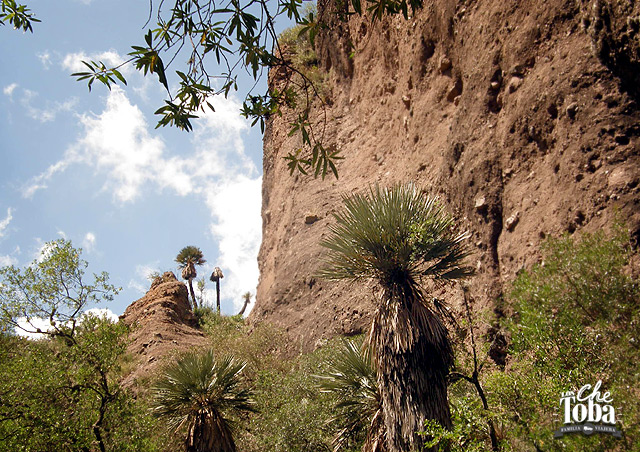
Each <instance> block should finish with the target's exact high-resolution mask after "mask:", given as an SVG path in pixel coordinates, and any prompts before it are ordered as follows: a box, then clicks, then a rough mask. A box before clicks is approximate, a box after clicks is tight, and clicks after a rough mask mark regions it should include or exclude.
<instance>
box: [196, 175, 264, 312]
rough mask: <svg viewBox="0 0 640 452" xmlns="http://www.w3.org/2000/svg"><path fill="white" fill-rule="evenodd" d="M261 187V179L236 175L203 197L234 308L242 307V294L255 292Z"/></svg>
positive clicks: (260, 233) (259, 232) (260, 226)
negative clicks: (209, 213) (211, 217)
mask: <svg viewBox="0 0 640 452" xmlns="http://www.w3.org/2000/svg"><path fill="white" fill-rule="evenodd" d="M261 186H262V179H261V178H255V179H251V178H249V177H246V176H243V175H237V176H236V177H235V178H234V179H233V180H231V181H228V182H227V183H226V184H225V185H224V186H222V187H219V189H218V190H216V192H215V193H214V194H212V196H209V197H208V198H207V200H206V203H207V206H208V207H209V209H210V210H211V212H212V216H213V218H214V222H213V224H212V225H211V232H212V233H213V235H214V237H216V238H217V239H218V243H219V245H218V246H219V249H220V256H219V258H220V262H219V264H218V266H219V267H220V268H222V269H223V271H225V270H226V269H229V272H228V274H226V275H225V276H226V277H225V278H224V279H223V285H224V293H225V298H231V299H232V300H233V304H234V308H235V309H236V310H237V309H239V308H240V307H242V303H243V301H242V295H243V294H244V293H245V292H247V291H250V292H252V293H255V290H256V286H257V283H258V261H257V256H258V250H259V248H260V241H261V238H262V221H261V219H260V206H261V202H262V197H261ZM239 206H241V208H238V207H239ZM225 273H227V272H225Z"/></svg>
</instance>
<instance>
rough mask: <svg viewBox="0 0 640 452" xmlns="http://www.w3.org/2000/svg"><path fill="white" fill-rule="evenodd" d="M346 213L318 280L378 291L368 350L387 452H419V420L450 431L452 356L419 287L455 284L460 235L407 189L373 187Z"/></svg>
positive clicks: (348, 203)
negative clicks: (364, 284) (373, 286)
mask: <svg viewBox="0 0 640 452" xmlns="http://www.w3.org/2000/svg"><path fill="white" fill-rule="evenodd" d="M344 203H345V207H346V208H345V210H344V211H343V212H341V213H338V214H336V215H335V218H336V224H335V225H334V226H332V227H331V230H330V234H329V236H328V237H327V239H326V240H324V241H323V242H322V245H323V246H325V247H326V248H328V250H329V251H328V256H327V262H326V266H325V269H324V270H323V271H322V272H321V274H322V275H323V276H324V277H327V278H331V279H350V280H360V279H373V280H376V281H378V283H379V284H380V287H381V291H380V297H379V300H378V303H377V309H376V312H375V315H374V318H373V321H372V325H371V331H370V334H369V338H368V344H369V346H370V347H372V350H373V353H374V362H375V366H376V369H377V379H378V385H379V387H380V394H381V398H382V412H383V419H384V424H385V427H386V442H387V449H388V450H389V452H400V451H402V452H406V451H409V450H420V449H421V447H422V444H423V442H424V441H423V440H422V439H421V438H420V437H419V436H418V435H417V433H416V432H417V431H419V430H420V428H421V427H422V425H423V423H424V421H425V419H434V420H436V421H437V422H439V423H440V424H442V425H443V426H444V427H447V428H448V427H451V416H450V412H449V404H448V400H447V381H446V377H447V374H448V372H449V369H450V367H451V366H452V364H453V352H452V349H451V344H450V342H449V338H448V334H447V329H446V327H445V325H444V323H443V321H442V318H441V315H442V306H440V305H439V304H433V303H430V302H429V301H428V299H427V296H426V294H425V291H424V289H423V282H424V280H425V279H431V280H433V281H436V282H446V281H454V280H458V279H460V278H464V277H466V276H468V275H470V274H471V273H472V271H471V269H470V268H469V267H467V266H465V265H464V263H463V260H464V258H465V257H466V255H467V251H466V248H465V246H464V239H465V238H466V235H465V234H459V233H456V232H454V230H453V227H454V221H453V219H452V218H451V217H450V216H449V215H447V213H446V212H445V211H444V209H443V207H442V206H441V205H440V204H439V203H438V202H437V201H436V200H435V199H433V198H428V197H425V196H424V195H423V194H422V193H420V191H419V190H417V189H416V188H415V187H414V186H413V185H396V186H394V187H392V188H389V189H385V188H380V187H377V186H376V187H374V188H371V189H370V190H369V192H368V193H364V194H355V195H352V196H349V197H345V198H344Z"/></svg>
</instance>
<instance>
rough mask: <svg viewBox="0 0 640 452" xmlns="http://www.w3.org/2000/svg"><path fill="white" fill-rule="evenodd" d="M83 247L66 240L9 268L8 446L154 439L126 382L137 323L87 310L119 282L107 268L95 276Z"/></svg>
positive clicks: (2, 272)
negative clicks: (130, 326)
mask: <svg viewBox="0 0 640 452" xmlns="http://www.w3.org/2000/svg"><path fill="white" fill-rule="evenodd" d="M81 253H82V251H81V250H80V249H76V248H73V246H72V245H71V242H69V241H67V240H62V239H61V240H56V241H53V242H48V243H46V244H45V246H44V247H43V249H42V251H41V253H40V257H39V258H38V259H36V260H35V261H34V262H33V263H31V265H29V266H26V267H24V268H23V269H20V268H17V267H14V266H8V267H3V268H1V269H0V326H1V327H2V328H1V330H2V332H1V333H0V394H2V395H1V397H0V398H1V399H2V400H1V401H0V438H2V440H1V442H2V445H3V446H4V447H3V448H2V450H100V451H105V450H107V449H109V450H116V449H120V448H121V447H122V448H123V443H120V445H119V446H116V443H117V442H118V441H120V440H122V438H123V437H127V440H126V441H127V445H126V447H127V448H132V450H133V449H138V450H139V449H140V448H141V442H144V441H143V440H142V438H141V435H139V432H140V431H141V430H142V428H140V424H139V423H138V422H137V419H139V418H136V416H137V415H136V414H135V411H136V410H135V409H134V405H133V398H132V397H131V396H130V395H128V394H127V393H126V392H125V391H123V390H122V388H121V387H120V385H119V384H118V376H119V375H118V374H119V372H120V362H121V359H122V356H123V354H124V353H125V350H126V347H127V328H126V326H125V325H124V324H122V323H113V322H111V321H110V320H108V319H104V318H100V317H96V316H92V315H87V314H85V309H86V308H87V306H88V305H90V304H92V303H96V302H99V301H105V300H106V301H109V300H111V299H112V298H113V296H114V295H115V294H116V293H118V291H119V289H118V288H116V287H114V286H112V285H110V284H109V283H108V280H109V276H108V275H107V274H106V273H101V274H99V275H94V278H93V279H94V280H93V282H92V283H89V282H88V281H86V280H85V275H84V272H85V269H86V268H87V266H88V264H87V262H86V261H84V260H82V259H81V258H80V255H81ZM13 332H19V333H29V334H35V333H40V334H42V337H43V340H39V341H29V340H25V339H22V338H19V337H16V336H15V335H14V334H12V333H13ZM134 437H135V438H134ZM139 440H140V441H141V442H138V441H139Z"/></svg>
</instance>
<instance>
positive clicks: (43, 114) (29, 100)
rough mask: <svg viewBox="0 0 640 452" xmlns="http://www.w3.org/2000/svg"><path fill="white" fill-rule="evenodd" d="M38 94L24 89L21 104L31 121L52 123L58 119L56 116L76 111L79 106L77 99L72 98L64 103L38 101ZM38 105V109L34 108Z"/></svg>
mask: <svg viewBox="0 0 640 452" xmlns="http://www.w3.org/2000/svg"><path fill="white" fill-rule="evenodd" d="M37 97H38V93H37V92H35V91H32V90H30V89H23V90H22V96H21V97H20V103H21V104H22V106H23V107H24V111H25V112H26V113H27V115H28V116H29V117H30V118H31V119H35V120H36V121H40V122H51V121H53V120H54V119H56V116H57V115H58V114H59V113H62V112H69V111H72V110H73V109H74V107H75V106H76V105H77V104H78V99H77V98H75V97H74V98H70V99H67V100H65V101H64V102H49V101H47V102H45V104H44V105H42V102H40V101H39V100H37ZM34 104H35V105H38V106H37V107H35V106H34Z"/></svg>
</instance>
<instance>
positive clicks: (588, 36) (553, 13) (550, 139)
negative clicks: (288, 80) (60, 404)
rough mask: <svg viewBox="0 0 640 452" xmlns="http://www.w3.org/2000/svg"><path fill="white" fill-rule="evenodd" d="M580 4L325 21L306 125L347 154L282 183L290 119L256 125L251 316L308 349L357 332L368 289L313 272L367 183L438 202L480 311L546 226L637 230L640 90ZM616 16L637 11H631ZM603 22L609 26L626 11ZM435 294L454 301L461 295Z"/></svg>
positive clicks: (441, 6) (449, 3)
mask: <svg viewBox="0 0 640 452" xmlns="http://www.w3.org/2000/svg"><path fill="white" fill-rule="evenodd" d="M592 3H594V2H588V1H582V2H575V1H559V0H554V1H546V2H540V1H518V2H504V1H494V0H491V1H490V0H484V1H482V0H477V1H467V2H459V1H453V0H431V1H425V3H424V7H423V8H422V10H420V11H419V12H418V13H416V14H415V16H414V17H411V18H410V19H409V20H407V21H405V20H404V19H403V18H392V19H385V20H383V21H382V22H379V23H375V24H372V23H371V21H370V20H369V19H368V18H359V17H352V19H350V21H349V22H348V24H338V25H335V24H334V25H332V26H329V28H328V29H326V30H325V31H324V32H323V33H322V34H321V35H320V36H319V37H318V46H319V49H318V54H319V55H320V57H321V61H322V62H321V64H322V65H323V66H324V67H325V68H327V70H328V80H327V81H326V82H325V84H326V86H325V89H326V90H327V91H328V92H329V96H328V97H329V98H330V105H324V106H322V105H320V103H316V105H315V107H314V110H313V112H312V119H313V120H314V121H315V125H316V127H317V130H322V128H321V126H322V125H323V121H324V118H326V128H325V132H324V142H325V143H326V144H327V145H335V146H336V147H337V148H338V149H340V150H341V151H342V154H343V155H344V157H345V160H343V161H341V162H340V164H339V166H338V169H339V172H340V179H339V180H338V181H336V180H334V179H333V178H331V177H327V179H326V180H324V181H323V180H320V179H313V178H311V177H303V176H301V175H299V176H293V177H292V176H289V173H288V170H287V169H286V162H285V161H284V160H283V159H282V157H283V156H284V155H286V154H287V153H288V152H289V151H291V150H293V149H295V148H296V146H298V140H299V138H297V137H289V136H288V130H289V126H288V123H289V122H290V121H291V120H292V118H293V116H292V113H291V112H288V113H287V112H285V115H284V116H283V117H277V118H273V119H272V120H271V121H270V122H269V125H268V128H267V132H266V134H265V141H264V179H263V212H262V215H263V243H262V247H261V250H260V255H259V266H260V272H261V276H260V283H259V286H258V294H257V301H256V306H255V308H254V310H253V311H252V313H251V316H250V319H251V320H252V321H261V320H268V321H271V322H273V323H275V324H278V325H281V326H283V327H285V328H286V329H287V330H289V331H290V333H291V335H292V337H294V338H296V340H299V341H300V343H301V344H302V345H303V346H304V347H307V348H311V347H313V345H314V344H315V343H316V341H317V340H318V339H320V338H323V337H327V336H331V335H335V334H338V333H346V334H349V333H353V332H358V331H360V330H362V329H364V328H366V326H367V325H368V321H369V319H370V315H371V313H372V310H373V307H374V304H373V300H374V292H375V288H374V287H373V285H372V284H368V285H362V284H358V285H347V284H344V283H333V282H327V281H320V280H318V279H317V278H315V277H314V276H313V275H314V273H315V272H316V271H317V269H318V268H319V266H320V260H321V256H322V250H321V248H320V246H319V242H320V240H321V238H322V237H323V235H324V233H325V232H326V231H327V226H328V225H329V224H330V223H331V222H332V221H333V220H332V213H333V212H334V211H335V210H336V209H337V208H340V206H341V204H342V202H341V195H343V194H348V193H351V192H353V191H355V190H361V189H364V188H366V187H367V186H368V185H369V184H372V183H380V184H383V185H387V184H392V183H394V182H408V181H413V182H415V183H416V184H418V185H419V186H420V187H423V188H424V190H425V192H428V193H431V194H435V195H438V196H440V198H441V199H442V200H443V201H444V202H445V203H446V204H447V205H448V207H449V209H450V210H451V211H452V212H453V213H454V214H455V215H456V217H457V218H458V220H459V222H460V225H461V227H462V228H466V229H468V230H469V231H470V232H471V233H472V238H471V239H470V244H471V245H472V247H473V248H474V255H473V256H472V258H471V260H472V262H473V264H474V265H476V267H477V269H478V272H477V275H476V276H475V277H474V278H473V279H472V280H471V283H470V284H471V294H472V296H473V299H474V300H475V302H476V303H477V304H478V306H479V307H482V306H485V307H490V306H494V304H495V300H496V299H497V298H498V296H499V295H500V294H501V293H502V292H503V290H505V288H506V287H507V286H508V283H509V282H510V281H512V280H513V278H514V276H515V274H516V273H517V272H518V271H519V270H521V269H522V268H526V267H529V266H531V265H532V264H534V263H535V262H537V260H538V258H539V252H538V250H539V245H540V242H541V241H542V240H543V238H544V237H546V236H548V235H550V234H552V235H557V234H561V233H563V232H569V233H576V232H577V233H580V232H581V231H582V230H591V231H593V230H596V229H599V228H603V227H607V225H610V224H611V223H612V221H613V219H614V217H615V216H616V215H618V216H620V217H621V218H623V219H624V220H626V221H627V223H628V225H629V226H630V227H631V228H632V231H633V232H634V233H635V234H636V236H637V235H638V231H640V210H639V208H638V191H639V189H640V188H639V187H638V182H639V178H640V168H639V165H640V158H639V150H640V149H639V146H640V140H639V139H638V136H639V135H640V126H639V125H638V124H640V122H639V119H640V114H639V113H638V108H637V105H638V104H637V101H638V99H637V98H636V94H634V92H632V91H629V90H628V83H626V82H625V80H623V79H622V78H621V76H620V75H619V74H621V73H624V71H622V70H619V68H618V69H616V70H612V68H611V64H609V63H607V61H604V60H603V58H602V56H601V53H602V52H601V51H600V52H599V51H598V47H597V42H595V38H594V32H593V31H592V30H591V28H589V27H590V26H591V25H589V24H586V25H585V23H584V17H586V16H588V14H591V12H592V11H593V9H592V7H593V5H592ZM320 8H321V12H320V16H321V17H322V8H323V5H322V3H321V5H320ZM590 8H591V9H590ZM615 13H617V14H618V15H620V14H627V15H628V17H636V16H638V15H639V14H640V6H635V7H632V8H631V9H630V8H627V9H625V10H624V11H618V10H615V11H613V12H612V13H611V14H615ZM634 14H635V16H634ZM613 19H615V20H613V24H614V25H615V26H616V27H618V28H619V27H622V25H620V24H622V23H623V22H624V21H625V19H626V18H625V17H617V16H615V17H613ZM633 23H634V22H633V21H631V22H629V24H630V25H629V27H632V26H633ZM334 30H335V33H334ZM629 30H631V31H629V33H632V28H629ZM594 42H595V44H594ZM630 55H631V56H630V58H631V59H633V58H635V57H634V55H633V52H631V53H630ZM622 60H623V59H622V58H620V57H619V58H618V60H616V61H622ZM634 61H635V60H634ZM271 83H272V84H277V83H278V79H277V77H272V79H271ZM625 83H626V85H625ZM309 215H315V216H317V219H316V220H315V221H313V222H311V223H309V222H307V221H305V219H306V218H308V217H309ZM434 295H436V296H439V297H446V298H447V300H448V301H449V302H450V303H451V305H452V306H454V307H455V306H457V305H458V301H459V297H460V292H459V290H452V291H449V292H448V293H445V292H438V291H436V292H434Z"/></svg>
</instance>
